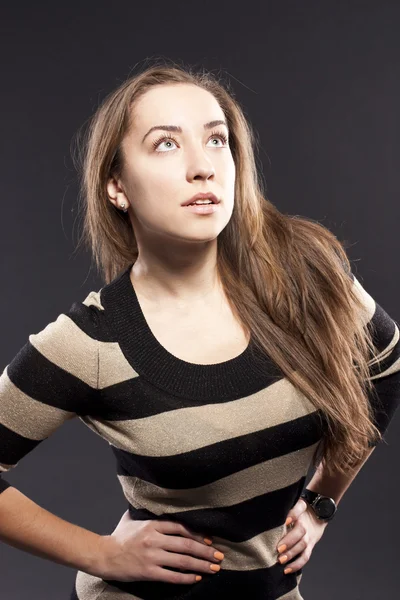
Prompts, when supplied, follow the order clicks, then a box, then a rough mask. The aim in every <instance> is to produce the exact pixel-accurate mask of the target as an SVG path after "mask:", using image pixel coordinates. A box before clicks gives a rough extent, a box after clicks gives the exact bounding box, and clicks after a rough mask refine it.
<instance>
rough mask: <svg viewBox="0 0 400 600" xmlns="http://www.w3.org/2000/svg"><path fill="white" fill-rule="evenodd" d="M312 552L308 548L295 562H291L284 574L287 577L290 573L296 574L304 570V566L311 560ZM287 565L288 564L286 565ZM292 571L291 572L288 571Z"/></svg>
mask: <svg viewBox="0 0 400 600" xmlns="http://www.w3.org/2000/svg"><path fill="white" fill-rule="evenodd" d="M310 555H311V551H310V550H309V547H308V546H307V547H306V548H305V549H304V550H303V552H301V554H299V555H298V556H297V557H296V558H295V560H294V561H293V562H290V563H289V564H288V565H287V567H286V566H285V569H284V573H285V574H286V575H287V574H288V573H294V572H296V571H298V570H299V569H302V568H303V567H304V565H305V564H306V563H307V562H308V561H309V560H310ZM285 564H287V563H285ZM288 569H290V570H288Z"/></svg>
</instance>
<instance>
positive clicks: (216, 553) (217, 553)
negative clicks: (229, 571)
mask: <svg viewBox="0 0 400 600" xmlns="http://www.w3.org/2000/svg"><path fill="white" fill-rule="evenodd" d="M214 558H216V559H217V560H222V559H223V558H224V555H223V554H222V552H218V551H217V552H214Z"/></svg>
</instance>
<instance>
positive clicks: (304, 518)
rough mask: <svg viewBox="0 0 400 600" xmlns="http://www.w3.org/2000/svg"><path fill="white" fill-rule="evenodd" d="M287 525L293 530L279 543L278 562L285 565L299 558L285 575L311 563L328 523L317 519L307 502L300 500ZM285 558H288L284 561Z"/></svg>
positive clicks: (292, 563)
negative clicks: (313, 551)
mask: <svg viewBox="0 0 400 600" xmlns="http://www.w3.org/2000/svg"><path fill="white" fill-rule="evenodd" d="M285 524H286V525H290V526H291V528H290V530H289V531H288V532H287V533H286V535H285V536H284V537H283V538H282V539H281V540H280V541H279V542H278V545H277V550H278V553H279V554H280V556H279V557H278V560H279V562H280V563H281V564H283V565H284V564H285V563H287V562H288V561H289V560H291V559H292V558H294V557H295V556H297V558H296V560H294V561H293V562H291V563H290V566H288V568H287V569H285V570H284V573H292V572H293V571H298V570H299V569H301V568H302V567H303V566H304V565H305V564H306V563H307V562H308V561H309V559H310V556H311V552H312V550H313V548H314V546H315V544H316V543H317V542H319V540H320V539H321V537H322V534H323V533H324V531H325V528H326V526H327V524H328V521H320V520H319V519H317V517H316V515H315V514H314V512H313V510H312V508H311V507H310V506H309V505H308V504H307V502H306V501H305V500H303V498H299V499H298V501H297V502H296V504H295V505H294V506H293V508H291V510H290V511H289V513H288V517H287V519H286V523H285ZM284 546H286V548H285V547H284ZM285 556H286V557H287V558H286V559H285V560H282V559H283V558H284V557H285Z"/></svg>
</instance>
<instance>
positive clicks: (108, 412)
mask: <svg viewBox="0 0 400 600" xmlns="http://www.w3.org/2000/svg"><path fill="white" fill-rule="evenodd" d="M280 379H282V377H276V376H271V375H270V374H268V373H266V374H265V377H264V382H265V384H264V385H263V387H262V388H261V389H262V390H263V393H264V390H267V388H268V387H269V386H270V385H272V384H275V383H277V382H278V381H279V380H280ZM266 394H268V391H266ZM240 398H242V396H241V394H240V393H239V390H235V391H232V394H231V396H230V398H229V400H237V399H240ZM265 401H266V402H268V399H266V400H265ZM212 402H213V404H215V405H218V404H223V403H225V402H226V397H225V396H217V397H215V398H213V399H212ZM209 403H210V400H208V401H207V400H206V399H201V400H198V399H196V398H192V397H190V396H171V395H170V394H168V393H166V392H164V391H163V390H159V389H158V388H156V387H154V385H152V383H151V382H149V381H147V379H144V378H143V377H141V376H140V377H132V378H131V379H128V380H126V381H122V382H121V383H117V384H114V385H110V386H108V387H106V388H103V389H102V390H99V398H98V403H97V405H96V407H94V408H93V412H92V413H91V416H94V417H98V418H101V419H106V420H109V421H118V420H125V419H143V418H145V417H150V416H153V415H158V414H161V413H164V412H169V411H171V410H177V409H180V408H190V407H195V406H202V405H205V404H209Z"/></svg>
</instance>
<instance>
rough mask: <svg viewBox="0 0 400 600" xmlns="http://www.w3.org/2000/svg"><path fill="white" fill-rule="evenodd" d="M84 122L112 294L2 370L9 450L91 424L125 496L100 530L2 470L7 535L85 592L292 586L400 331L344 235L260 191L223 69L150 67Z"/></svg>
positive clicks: (355, 450)
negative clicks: (218, 74)
mask: <svg viewBox="0 0 400 600" xmlns="http://www.w3.org/2000/svg"><path fill="white" fill-rule="evenodd" d="M87 133H88V135H87V139H86V140H85V144H84V146H83V149H84V154H83V179H82V189H83V199H84V210H85V220H84V237H83V238H82V239H83V240H85V241H87V242H88V243H89V244H90V247H91V250H92V252H93V256H94V258H95V260H96V264H97V266H98V267H99V269H100V270H101V273H102V274H103V278H104V286H103V287H102V288H101V289H100V290H98V291H95V290H94V291H91V292H90V293H89V295H88V296H87V297H86V298H85V299H83V300H82V301H79V302H76V303H74V304H73V305H72V307H71V308H70V309H69V310H67V311H65V312H63V313H61V314H60V315H59V316H58V318H57V319H56V320H55V321H54V322H52V323H49V324H48V325H47V326H46V327H45V328H44V329H43V330H42V331H40V332H39V333H37V334H32V335H30V336H29V340H28V341H27V343H26V344H25V346H24V347H23V348H21V350H20V351H19V352H18V354H17V355H16V356H15V357H14V358H13V360H12V361H11V362H10V364H9V365H8V366H7V367H6V368H5V369H4V371H3V373H2V376H1V379H0V427H1V438H0V439H1V443H0V462H1V463H2V470H3V471H7V470H8V469H10V468H11V467H13V466H15V465H16V464H17V462H18V461H19V460H20V459H21V458H22V457H23V456H24V455H26V454H27V453H28V452H29V451H31V450H32V449H33V448H34V447H35V446H37V445H38V444H39V443H40V442H41V441H43V440H44V439H46V438H47V437H48V436H49V435H50V434H51V433H53V432H54V431H55V430H56V429H57V428H58V427H60V426H61V425H62V423H63V422H64V421H66V420H68V419H71V418H74V417H79V419H80V420H81V421H82V422H83V423H85V424H86V425H87V426H88V427H89V428H90V429H92V430H93V431H94V432H96V433H97V434H98V435H100V436H101V437H102V438H104V440H106V441H107V442H108V443H109V444H110V447H111V450H112V451H113V452H114V454H115V456H116V458H117V465H118V467H117V476H118V478H119V481H120V483H121V486H122V490H123V493H124V495H125V497H126V500H127V503H128V510H127V511H126V513H125V514H124V515H123V516H122V518H121V520H120V522H119V524H118V526H117V527H116V529H115V530H114V531H113V532H112V533H110V534H109V535H97V534H95V533H93V532H91V531H88V530H86V529H84V528H81V527H78V526H75V525H73V524H71V523H68V522H66V521H64V520H62V519H60V518H58V517H56V516H55V515H53V514H51V513H49V512H48V511H46V510H44V509H43V508H41V507H39V506H38V505H37V504H35V503H34V502H32V501H31V500H30V499H28V498H27V497H26V496H24V495H23V494H22V493H20V492H19V491H18V490H17V489H16V488H15V487H13V486H11V485H10V484H9V483H8V482H6V480H5V479H2V484H1V488H0V490H1V492H2V493H1V494H0V536H1V539H2V540H3V541H5V542H6V543H8V544H10V545H13V546H15V547H17V548H21V549H23V550H26V551H28V552H31V553H34V554H36V555H39V556H42V557H44V558H47V559H50V560H53V561H55V562H58V563H61V564H64V565H67V566H71V567H74V568H76V569H77V570H78V571H77V574H76V582H75V586H74V590H73V592H72V594H71V598H74V599H75V600H76V599H77V598H78V599H79V600H113V599H117V598H118V600H133V599H135V598H138V599H140V598H142V599H144V600H150V599H151V600H153V599H167V598H169V599H171V600H172V599H178V598H179V599H183V598H184V599H185V600H186V599H187V600H189V599H190V600H192V599H200V598H207V600H214V599H215V600H216V599H218V600H221V598H231V597H243V596H244V595H246V596H247V597H250V598H252V600H256V599H257V598H260V599H261V598H262V599H263V600H266V599H271V600H272V599H274V600H276V599H279V600H299V599H301V598H302V596H301V593H300V589H299V583H300V580H301V577H302V568H303V567H304V565H306V563H307V562H308V561H309V559H310V555H311V553H312V550H313V548H314V546H315V544H316V543H317V542H318V541H319V540H320V539H321V537H322V535H323V533H324V531H325V528H326V526H327V524H328V523H329V521H330V520H331V519H332V518H333V517H334V514H335V512H336V510H337V506H338V504H339V502H340V500H341V498H342V496H343V494H344V493H345V491H346V489H347V488H348V486H349V485H350V484H351V482H352V480H353V479H354V477H355V476H356V474H357V472H358V471H359V470H360V469H361V467H362V465H363V464H364V462H365V461H366V460H367V459H368V456H369V455H370V454H371V452H372V451H373V448H374V447H375V446H376V445H377V444H378V443H379V441H380V440H381V439H382V434H383V433H384V432H385V431H386V429H387V427H388V425H389V422H390V420H391V418H392V417H393V414H394V412H395V410H396V407H397V405H398V398H399V392H398V390H399V384H400V372H399V371H400V360H399V349H400V344H399V328H398V326H397V324H396V322H395V321H393V320H392V319H391V318H390V316H389V315H388V314H387V313H386V312H385V311H384V310H383V308H381V307H380V306H379V305H378V304H377V303H376V302H375V301H374V300H373V298H372V297H371V296H370V295H369V294H368V293H367V292H366V290H365V289H364V288H363V287H362V285H361V284H360V282H359V281H358V279H357V278H356V277H355V276H354V274H353V273H352V272H351V268H350V263H349V260H348V258H347V255H346V252H345V250H344V248H343V246H342V244H341V243H340V242H339V241H338V240H337V239H336V237H335V236H334V235H333V234H332V233H331V232H329V231H328V230H327V229H326V228H325V227H323V226H322V225H320V224H318V223H316V222H313V221H312V220H310V219H306V218H299V217H297V216H296V217H295V216H288V215H283V214H281V213H280V212H279V211H278V210H277V208H276V207H274V206H273V204H271V202H269V201H268V199H267V198H266V197H265V194H264V193H263V192H262V189H261V184H260V181H259V177H258V173H257V169H256V165H255V152H254V146H255V137H254V135H253V133H252V130H251V127H250V125H249V124H248V122H247V121H246V119H245V117H244V114H243V112H242V110H241V108H240V106H239V104H238V102H237V101H236V100H235V99H234V95H233V93H232V92H231V91H230V90H229V86H228V85H224V84H223V83H222V82H221V81H217V80H216V78H215V77H214V76H212V75H211V74H210V73H206V72H204V71H202V72H194V71H193V70H191V69H187V68H183V67H181V66H176V65H173V64H172V65H169V64H158V65H153V66H152V67H149V68H147V69H146V70H144V71H143V72H141V73H140V74H137V75H135V76H134V77H131V78H130V79H128V80H127V81H125V82H124V83H123V84H122V85H120V86H119V87H118V89H116V90H115V91H113V92H112V93H111V94H110V95H109V96H108V97H107V98H106V99H105V100H104V102H103V103H102V105H101V106H100V107H99V109H98V110H97V112H96V113H95V115H94V117H93V119H92V121H91V124H90V127H89V128H88V132H87ZM199 201H200V202H199ZM206 201H207V202H208V203H207V204H204V203H205V202H206ZM210 201H211V203H210ZM310 466H315V467H316V470H315V474H314V476H313V478H312V479H311V481H310V482H309V484H308V486H307V489H305V488H304V484H305V480H306V475H307V472H308V470H309V468H310ZM57 597H59V594H58V595H57Z"/></svg>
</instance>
